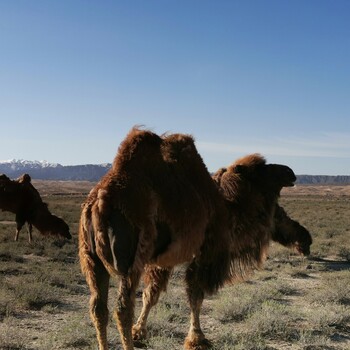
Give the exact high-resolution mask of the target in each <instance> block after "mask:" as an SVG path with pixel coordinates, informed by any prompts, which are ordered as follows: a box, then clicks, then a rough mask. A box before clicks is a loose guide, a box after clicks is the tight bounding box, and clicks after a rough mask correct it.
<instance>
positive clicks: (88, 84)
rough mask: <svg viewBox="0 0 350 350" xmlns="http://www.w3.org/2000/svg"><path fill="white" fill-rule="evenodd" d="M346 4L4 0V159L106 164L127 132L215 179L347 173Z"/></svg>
mask: <svg viewBox="0 0 350 350" xmlns="http://www.w3.org/2000/svg"><path fill="white" fill-rule="evenodd" d="M349 14H350V2H349V1H347V0H327V1H324V0H308V1H304V0H256V1H254V0H247V1H243V0H241V1H235V0H229V1H221V0H216V1H206V0H186V1H181V0H177V1H175V0H162V1H159V0H147V1H146V0H142V1H141V0H139V1H126V0H125V1H117V0H115V1H111V0H107V1H97V0H96V1H90V0H81V1H79V0H73V1H72V0H60V1H48V0H43V1H40V0H35V1H34V0H33V1H28V0H22V1H20V0H7V1H4V0H0V53H1V54H0V118H1V137H0V160H8V159H12V158H16V159H26V160H47V161H49V162H57V163H61V164H64V165H72V164H85V163H105V162H111V161H112V160H113V158H114V156H115V154H116V151H117V149H118V146H119V143H120V142H121V141H122V140H123V138H124V137H125V135H126V133H127V132H128V130H129V129H130V128H131V127H132V126H133V125H135V124H143V125H145V126H146V127H148V128H151V129H152V130H154V131H155V132H157V133H163V132H166V131H169V132H181V133H189V134H192V135H193V136H194V137H195V139H196V144H197V147H198V149H199V151H200V153H201V155H202V156H203V158H204V161H205V163H206V164H207V167H208V169H209V170H210V171H214V170H216V169H218V168H219V167H221V166H226V165H228V164H230V163H231V162H233V161H234V160H235V159H236V158H238V157H240V156H243V155H245V154H248V153H253V152H259V153H261V154H263V155H264V156H265V157H266V158H267V161H268V162H271V163H272V162H274V163H283V164H287V165H289V166H291V167H292V168H293V169H294V171H295V172H296V173H297V174H326V175H349V174H350V64H349V62H350V21H349Z"/></svg>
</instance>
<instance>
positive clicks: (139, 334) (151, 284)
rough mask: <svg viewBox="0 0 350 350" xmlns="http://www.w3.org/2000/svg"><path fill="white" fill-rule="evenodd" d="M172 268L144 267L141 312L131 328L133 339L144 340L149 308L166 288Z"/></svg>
mask: <svg viewBox="0 0 350 350" xmlns="http://www.w3.org/2000/svg"><path fill="white" fill-rule="evenodd" d="M171 271H172V269H165V268H160V267H154V266H153V267H146V269H145V283H146V288H145V289H144V291H143V294H142V302H143V304H142V310H141V314H140V316H139V318H138V320H137V322H136V324H135V325H134V327H133V329H132V335H133V339H134V341H135V340H136V341H137V340H144V339H146V336H147V329H146V324H147V318H148V315H149V312H150V310H151V308H152V307H153V306H154V305H155V304H157V302H158V299H159V295H160V293H161V292H162V291H165V290H166V287H167V284H168V281H169V276H170V274H171Z"/></svg>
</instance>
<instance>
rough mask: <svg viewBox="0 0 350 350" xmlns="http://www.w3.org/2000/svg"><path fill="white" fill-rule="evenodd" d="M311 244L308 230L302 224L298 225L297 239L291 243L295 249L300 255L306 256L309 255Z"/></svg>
mask: <svg viewBox="0 0 350 350" xmlns="http://www.w3.org/2000/svg"><path fill="white" fill-rule="evenodd" d="M311 244H312V237H311V235H310V232H309V231H308V230H307V229H306V228H305V227H304V226H301V225H299V227H298V229H297V240H296V241H295V242H294V244H293V246H294V248H295V250H296V251H297V252H298V253H299V254H301V255H305V256H308V255H310V246H311Z"/></svg>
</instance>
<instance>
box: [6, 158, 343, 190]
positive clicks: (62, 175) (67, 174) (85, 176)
mask: <svg viewBox="0 0 350 350" xmlns="http://www.w3.org/2000/svg"><path fill="white" fill-rule="evenodd" d="M111 166H112V164H110V163H106V164H85V165H61V164H57V163H49V162H46V161H28V160H15V159H13V160H9V161H5V162H0V174H6V175H7V176H8V177H10V178H17V177H19V176H20V175H22V174H23V173H27V174H29V175H30V176H31V177H32V178H33V179H38V180H70V181H98V180H99V179H100V178H101V177H102V176H103V175H104V174H105V173H106V172H107V171H108V170H109V169H110V168H111ZM296 183H299V184H314V185H346V184H350V176H345V175H344V176H343V175H338V176H327V175H297V181H296Z"/></svg>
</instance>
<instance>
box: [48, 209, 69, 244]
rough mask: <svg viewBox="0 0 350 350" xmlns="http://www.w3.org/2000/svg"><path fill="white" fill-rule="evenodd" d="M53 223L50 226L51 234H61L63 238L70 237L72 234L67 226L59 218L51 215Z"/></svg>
mask: <svg viewBox="0 0 350 350" xmlns="http://www.w3.org/2000/svg"><path fill="white" fill-rule="evenodd" d="M52 220H53V223H54V224H53V225H52V228H51V233H52V234H53V235H57V236H61V237H63V238H67V239H71V238H72V235H71V234H70V232H69V226H68V225H67V224H66V222H65V221H64V220H62V219H61V218H59V217H57V216H55V215H52Z"/></svg>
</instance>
